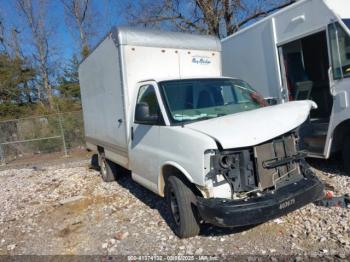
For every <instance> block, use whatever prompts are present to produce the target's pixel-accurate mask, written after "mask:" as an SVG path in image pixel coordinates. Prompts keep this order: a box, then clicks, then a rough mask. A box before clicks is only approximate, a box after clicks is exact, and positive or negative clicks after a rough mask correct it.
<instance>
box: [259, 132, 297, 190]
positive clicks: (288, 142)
mask: <svg viewBox="0 0 350 262" xmlns="http://www.w3.org/2000/svg"><path fill="white" fill-rule="evenodd" d="M295 155H297V144H296V137H295V135H294V134H290V135H286V136H282V137H280V138H277V139H274V140H272V141H269V142H268V143H264V144H261V145H258V146H255V147H254V157H255V164H256V170H257V174H258V183H259V187H260V188H262V189H266V188H270V187H273V186H276V184H278V183H279V182H286V181H289V180H291V179H290V178H296V177H299V176H301V173H300V167H299V164H298V163H297V162H291V163H287V164H285V165H281V166H278V167H276V168H266V165H264V163H265V162H271V161H274V160H283V159H285V158H288V157H293V156H295Z"/></svg>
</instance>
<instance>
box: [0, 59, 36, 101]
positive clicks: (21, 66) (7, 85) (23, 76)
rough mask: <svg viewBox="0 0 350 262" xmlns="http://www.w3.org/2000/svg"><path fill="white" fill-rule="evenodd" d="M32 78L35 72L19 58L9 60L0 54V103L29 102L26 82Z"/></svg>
mask: <svg viewBox="0 0 350 262" xmlns="http://www.w3.org/2000/svg"><path fill="white" fill-rule="evenodd" d="M34 77H35V71H34V70H33V69H32V68H30V67H28V65H26V63H25V61H24V60H22V59H21V58H20V57H15V58H10V57H9V56H8V55H6V54H0V102H1V103H4V104H10V103H15V104H21V103H24V102H31V100H32V98H31V96H30V90H28V82H29V81H31V80H32V79H33V78H34ZM28 94H29V95H28Z"/></svg>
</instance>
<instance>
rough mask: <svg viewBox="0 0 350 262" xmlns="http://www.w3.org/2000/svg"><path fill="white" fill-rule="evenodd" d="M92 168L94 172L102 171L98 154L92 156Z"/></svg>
mask: <svg viewBox="0 0 350 262" xmlns="http://www.w3.org/2000/svg"><path fill="white" fill-rule="evenodd" d="M90 168H91V169H94V170H98V171H99V170H100V165H99V163H98V154H93V155H92V156H91V163H90Z"/></svg>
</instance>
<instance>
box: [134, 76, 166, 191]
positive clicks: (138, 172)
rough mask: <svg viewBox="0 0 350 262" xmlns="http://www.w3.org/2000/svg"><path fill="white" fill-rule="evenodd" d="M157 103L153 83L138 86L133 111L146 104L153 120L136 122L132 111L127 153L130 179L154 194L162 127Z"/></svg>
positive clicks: (158, 97) (156, 185) (162, 122)
mask: <svg viewBox="0 0 350 262" xmlns="http://www.w3.org/2000/svg"><path fill="white" fill-rule="evenodd" d="M159 101H160V96H159V93H158V92H157V89H156V88H155V84H154V83H152V82H149V83H145V84H143V85H141V86H140V88H139V91H138V95H137V100H136V104H135V106H134V109H135V107H136V105H137V104H140V103H142V104H147V105H148V107H149V114H150V116H152V118H153V119H154V120H153V121H148V122H140V121H137V120H136V119H135V111H136V110H134V116H133V123H132V125H131V143H130V151H129V156H130V169H131V170H132V178H133V179H134V180H135V181H137V182H138V183H140V184H141V185H143V186H145V187H146V188H148V189H150V190H151V191H153V192H156V193H158V174H159V153H160V152H159V149H158V148H159V146H158V145H159V137H160V135H159V133H160V128H161V127H162V126H164V120H163V116H162V113H161V110H160V107H159ZM156 116H158V117H156Z"/></svg>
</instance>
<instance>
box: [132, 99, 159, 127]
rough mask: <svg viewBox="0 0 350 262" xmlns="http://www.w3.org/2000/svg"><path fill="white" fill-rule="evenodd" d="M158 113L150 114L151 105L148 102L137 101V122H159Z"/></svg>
mask: <svg viewBox="0 0 350 262" xmlns="http://www.w3.org/2000/svg"><path fill="white" fill-rule="evenodd" d="M158 120H159V116H158V115H150V113H149V105H148V104H147V103H137V104H136V108H135V123H138V124H157V123H158Z"/></svg>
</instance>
